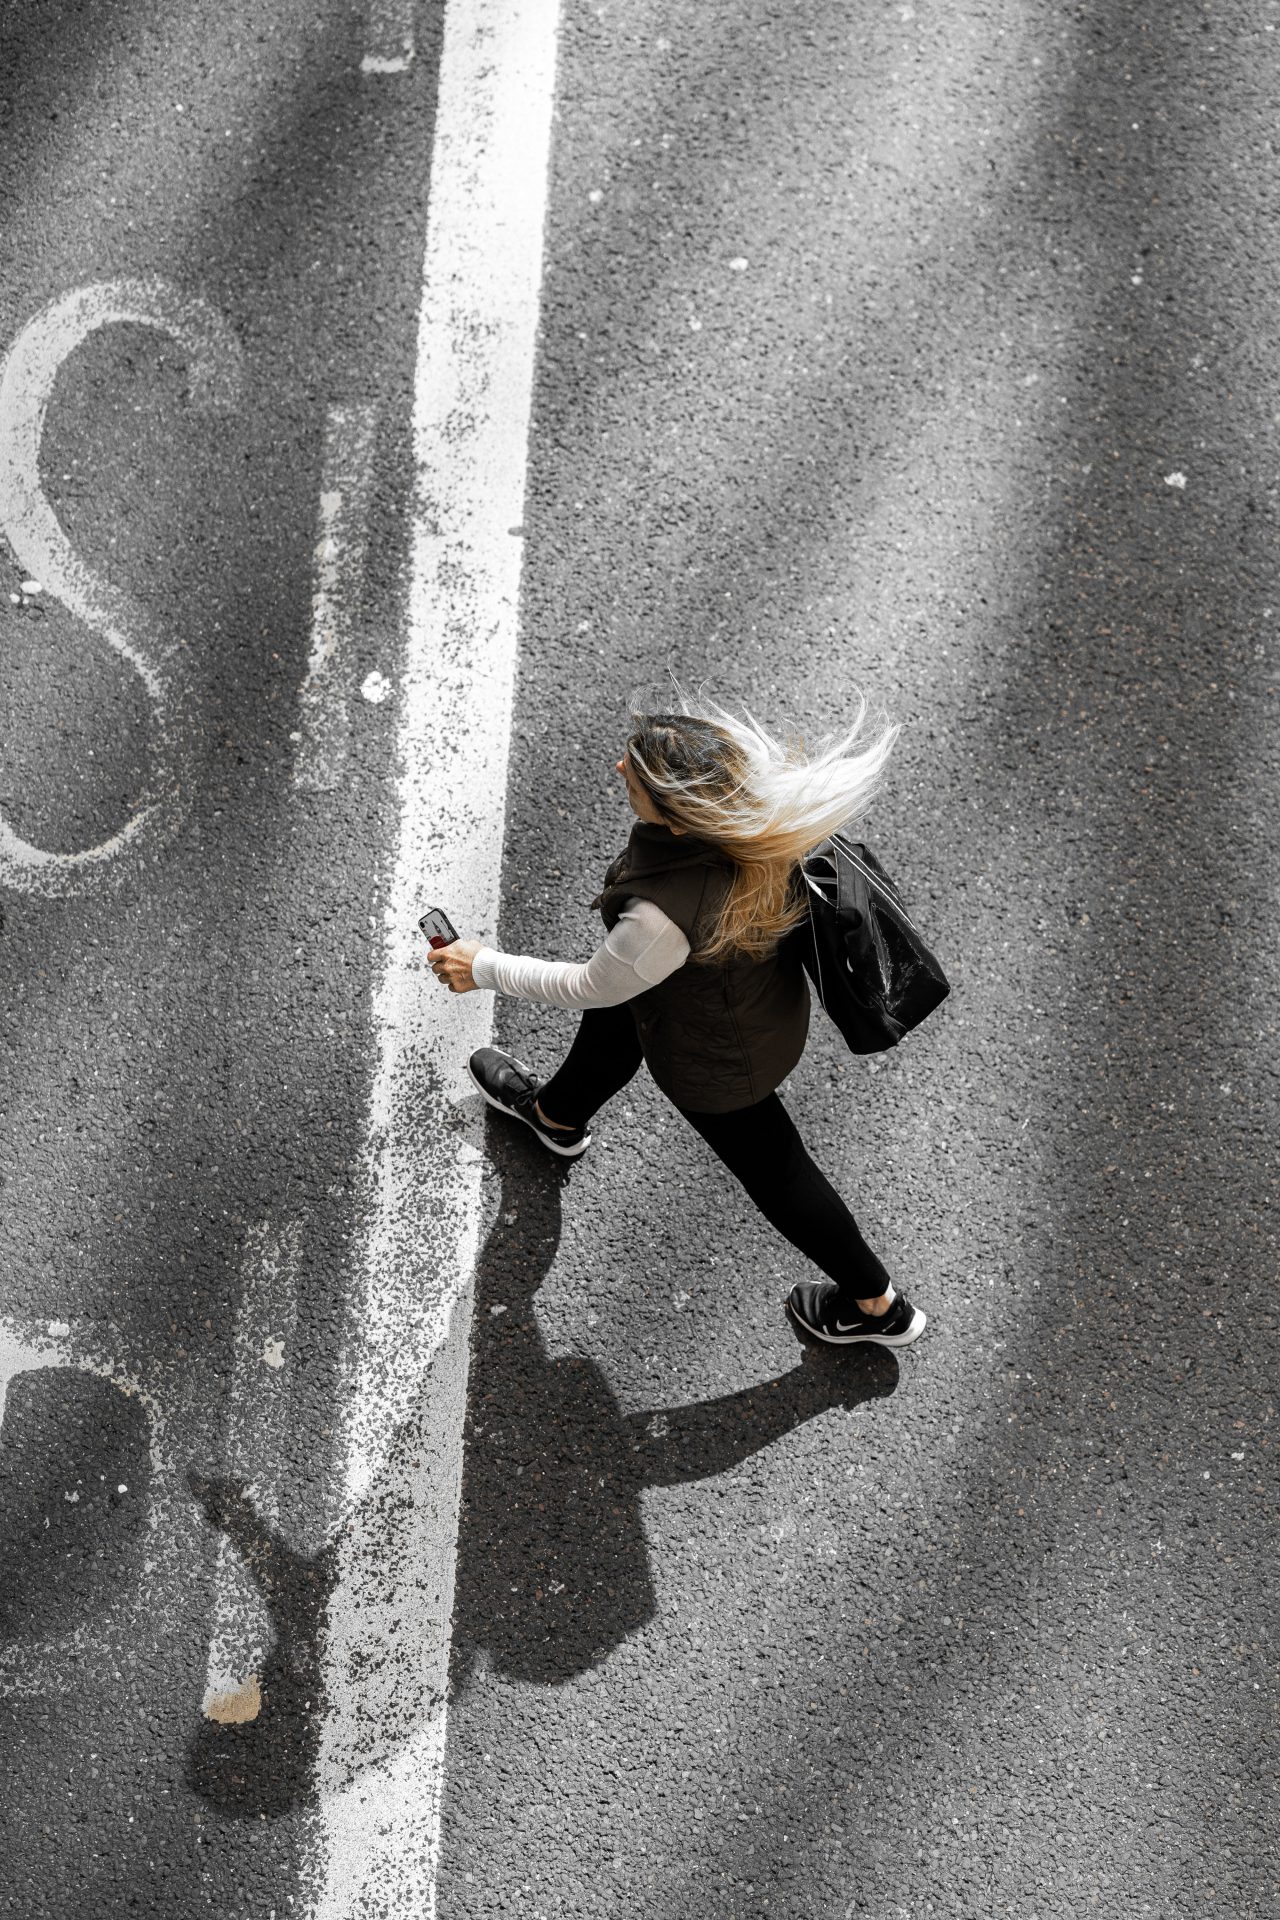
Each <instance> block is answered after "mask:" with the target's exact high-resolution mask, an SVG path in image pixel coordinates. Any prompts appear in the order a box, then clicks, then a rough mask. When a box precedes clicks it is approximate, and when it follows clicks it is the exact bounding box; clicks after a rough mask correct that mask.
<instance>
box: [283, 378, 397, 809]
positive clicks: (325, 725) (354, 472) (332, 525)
mask: <svg viewBox="0 0 1280 1920" xmlns="http://www.w3.org/2000/svg"><path fill="white" fill-rule="evenodd" d="M377 423H378V414H377V408H376V407H368V406H363V407H330V409H329V417H328V422H327V425H326V428H325V442H324V465H323V471H322V474H321V479H320V509H319V525H318V528H317V535H316V546H315V587H314V590H313V592H312V596H311V652H310V655H309V657H308V660H307V672H306V677H305V679H304V680H303V682H302V685H301V687H300V688H299V690H298V729H297V736H298V737H297V748H296V751H295V753H294V757H293V778H294V781H295V783H296V785H297V786H299V787H302V788H304V789H308V790H310V791H311V792H313V793H327V792H329V791H330V790H331V789H332V788H334V787H336V786H337V785H338V783H339V781H340V780H341V778H342V773H343V769H344V767H345V766H346V762H347V735H348V730H349V728H350V724H351V721H350V712H349V703H348V698H347V694H348V688H347V681H348V678H349V676H350V671H351V661H350V659H349V657H348V656H349V655H350V651H351V634H352V629H353V627H354V624H355V609H356V603H357V601H358V599H359V596H360V584H361V579H362V576H363V574H364V560H365V550H366V547H367V545H368V516H369V492H370V487H371V484H372V479H373V473H372V461H373V440H374V432H375V429H376V427H377Z"/></svg>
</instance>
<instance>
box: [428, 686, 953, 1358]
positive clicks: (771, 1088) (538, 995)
mask: <svg viewBox="0 0 1280 1920" xmlns="http://www.w3.org/2000/svg"><path fill="white" fill-rule="evenodd" d="M676 691H677V694H678V696H679V700H680V704H681V706H682V708H683V711H682V712H680V713H641V712H639V711H637V710H636V709H635V708H634V707H633V708H632V710H631V716H630V717H631V720H632V723H633V725H632V731H631V733H630V736H629V737H628V740H627V743H626V747H625V750H624V752H623V756H622V758H621V759H620V760H619V761H618V762H617V763H616V764H617V770H618V772H619V774H620V775H621V776H622V778H623V780H624V781H625V783H626V789H627V797H628V799H629V800H630V803H631V806H632V809H633V811H634V812H635V814H636V815H637V821H636V825H635V826H634V827H633V828H632V830H631V838H630V840H629V841H628V843H627V846H626V849H625V850H624V852H622V853H621V854H620V855H619V856H618V858H617V859H616V860H614V861H613V863H612V864H611V865H610V867H609V869H608V871H607V872H606V874H605V876H604V885H603V888H602V890H601V892H600V893H599V894H597V895H596V898H595V899H594V900H593V901H592V902H591V905H592V907H593V908H598V909H599V911H600V915H601V918H602V920H603V921H604V926H605V938H604V941H603V943H602V944H601V945H600V946H599V947H598V948H597V949H596V951H595V952H594V953H593V954H592V956H591V958H590V959H589V960H587V961H585V962H582V963H580V964H579V963H575V962H572V961H565V960H537V959H533V958H531V957H530V956H528V955H523V954H508V953H502V952H500V951H499V950H498V949H497V948H495V947H491V946H486V945H483V944H481V943H480V942H479V941H475V940H462V939H459V940H455V941H453V942H451V944H450V945H448V946H447V947H437V948H435V949H433V951H432V953H431V966H432V968H433V970H434V972H435V974H436V977H437V979H439V980H441V981H442V982H443V983H444V984H445V985H446V986H447V987H448V988H449V989H450V991H451V992H454V993H466V992H469V991H470V990H471V989H472V988H475V987H486V988H492V989H494V990H495V991H497V992H499V993H510V994H515V995H517V996H518V997H519V998H522V999H530V1000H541V1001H546V1002H548V1003H549V1004H550V1005H553V1006H560V1007H570V1008H581V1009H582V1018H581V1020H580V1022H579V1025H578V1031H577V1034H576V1036H575V1038H574V1042H573V1045H572V1046H571V1048H570V1049H569V1053H568V1056H567V1058H566V1059H565V1061H564V1063H563V1065H562V1066H561V1067H560V1068H559V1069H558V1070H557V1071H556V1072H555V1073H554V1074H552V1076H551V1077H550V1079H548V1080H540V1079H539V1078H538V1077H537V1076H536V1075H535V1074H534V1073H533V1072H532V1070H531V1069H530V1068H528V1067H527V1066H525V1065H524V1063H523V1062H522V1061H520V1060H516V1059H515V1058H513V1056H512V1055H511V1054H509V1053H504V1052H503V1051H502V1050H501V1049H500V1048H498V1047H481V1048H480V1049H479V1050H478V1052H476V1053H473V1054H472V1056H471V1061H470V1071H471V1077H472V1079H473V1080H474V1081H475V1082H476V1085H477V1086H478V1087H479V1089H480V1091H481V1093H482V1094H483V1095H484V1097H485V1099H486V1100H487V1101H488V1102H489V1105H490V1106H492V1107H496V1108H498V1110H499V1111H500V1112H502V1113H506V1114H510V1115H511V1116H512V1118H514V1119H516V1120H521V1121H523V1122H524V1123H525V1125H526V1126H529V1127H532V1129H533V1131H534V1132H535V1133H536V1134H537V1136H538V1138H539V1139H540V1140H541V1141H542V1142H543V1143H544V1144H545V1145H546V1146H547V1147H549V1148H550V1149H551V1151H552V1152H553V1153H557V1154H560V1155H562V1156H565V1157H574V1156H576V1155H578V1154H580V1153H583V1152H585V1150H586V1148H587V1147H588V1146H589V1145H590V1144H591V1134H590V1133H589V1132H588V1124H589V1122H590V1121H591V1119H592V1116H593V1115H594V1114H595V1113H596V1112H598V1110H599V1109H600V1108H601V1107H602V1106H603V1105H604V1103H605V1102H606V1101H607V1100H609V1099H610V1098H611V1097H612V1096H613V1095H614V1094H615V1093H617V1092H618V1091H619V1089H620V1088H622V1087H624V1086H625V1085H626V1083H627V1081H628V1080H630V1079H631V1077H632V1075H633V1074H634V1073H635V1072H636V1070H637V1068H638V1067H639V1065H640V1062H641V1060H642V1059H643V1060H644V1062H645V1063H646V1065H647V1066H648V1069H649V1072H650V1074H651V1075H652V1077H653V1079H654V1080H655V1081H656V1083H657V1085H658V1086H659V1087H660V1088H661V1090H662V1092H663V1093H664V1094H666V1096H667V1098H668V1099H669V1100H670V1101H671V1102H672V1104H673V1105H674V1106H675V1107H676V1108H677V1109H678V1110H679V1111H680V1113H682V1114H683V1115H684V1117H685V1119H686V1120H688V1122H689V1124H690V1125H691V1126H692V1127H694V1128H695V1129H696V1131H697V1132H698V1133H700V1134H701V1135H702V1137H703V1139H704V1140H705V1141H706V1142H707V1145H708V1146H709V1147H711V1149H712V1150H713V1152H715V1153H716V1154H718V1155H719V1157H720V1159H721V1160H723V1162H724V1164H725V1165H726V1166H727V1167H728V1168H729V1170H730V1172H731V1173H733V1174H734V1175H735V1176H736V1177H737V1179H738V1180H739V1181H741V1183H742V1185H743V1186H744V1187H745V1188H746V1190H747V1193H748V1194H749V1195H750V1197H751V1199H752V1200H754V1202H755V1204H756V1205H757V1207H759V1209H760V1211H761V1212H762V1213H763V1214H764V1216H765V1218H766V1219H767V1220H769V1221H770V1222H771V1223H772V1224H773V1225H774V1226H775V1227H776V1228H777V1229H778V1231H779V1233H781V1234H783V1235H784V1236H785V1237H786V1238H787V1239H788V1240H790V1241H791V1243H792V1245H793V1246H795V1247H798V1248H799V1250H800V1251H801V1253H803V1254H805V1255H806V1256H807V1258H808V1259H810V1260H811V1261H812V1262H813V1263H814V1265H815V1266H816V1267H817V1268H818V1269H819V1270H820V1272H821V1273H822V1274H823V1275H824V1276H825V1278H823V1279H817V1280H802V1281H800V1282H798V1283H797V1284H796V1285H795V1286H793V1287H792V1289H791V1291H790V1294H789V1295H788V1296H787V1302H786V1304H787V1306H788V1308H789V1310H790V1312H791V1314H792V1316H793V1317H794V1319H795V1320H796V1322H797V1323H798V1324H799V1325H800V1326H801V1327H803V1328H804V1329H805V1330H806V1331H807V1332H808V1333H810V1334H812V1335H814V1336H816V1337H817V1338H818V1339H819V1340H826V1341H830V1342H832V1343H833V1344H837V1345H852V1344H855V1343H857V1342H860V1341H867V1340H871V1341H876V1342H878V1343H879V1344H880V1345H882V1346H889V1347H905V1346H909V1345H910V1344H911V1342H912V1341H913V1340H915V1339H917V1338H918V1337H919V1335H920V1334H921V1333H922V1332H923V1331H924V1326H925V1315H924V1314H923V1313H921V1312H920V1310H919V1308H917V1307H913V1306H912V1304H911V1302H910V1301H909V1300H908V1299H907V1297H906V1295H905V1294H903V1293H899V1292H897V1291H896V1290H895V1288H894V1286H893V1284H892V1282H891V1281H890V1279H889V1276H888V1274H887V1273H886V1271H885V1269H884V1267H883V1266H882V1265H881V1264H880V1261H879V1260H878V1259H877V1258H876V1256H875V1254H874V1253H873V1252H872V1250H871V1248H870V1247H869V1246H868V1245H867V1242H866V1241H865V1240H864V1238H863V1236H862V1233H861V1232H860V1230H859V1227H858V1223H857V1221H856V1220H855V1219H854V1217H853V1214H852V1213H851V1212H850V1210H849V1208H848V1207H847V1206H846V1204H845V1202H844V1201H843V1200H842V1199H841V1198H840V1196H839V1194H838V1193H837V1192H836V1191H835V1189H834V1187H833V1186H832V1185H831V1183H830V1181H829V1180H828V1179H827V1178H826V1176H825V1174H823V1173H822V1172H821V1171H820V1169H819V1168H818V1167H817V1166H816V1165H815V1164H814V1162H813V1160H812V1159H811V1158H810V1156H809V1154H808V1152H807V1150H806V1148H805V1146H804V1143H803V1141H802V1140H801V1138H800V1136H799V1134H798V1133H797V1131H796V1128H795V1125H794V1123H793V1121H792V1119H791V1117H790V1115H789V1114H788V1112H787V1110H786V1108H785V1107H784V1106H783V1104H782V1101H781V1099H780V1097H779V1095H778V1092H777V1088H778V1086H779V1085H780V1084H781V1082H782V1081H783V1080H785V1079H786V1077H787V1075H788V1074H789V1073H790V1072H791V1069H792V1068H793V1067H794V1066H795V1064H796V1062H797V1061H798V1060H799V1058H800V1056H801V1054H802V1053H803V1052H804V1046H805V1040H806V1038H807V1036H808V1029H809V987H808V981H807V979H806V976H805V973H804V969H803V967H802V965H801V962H800V960H799V958H798V956H797V955H796V953H795V951H794V948H793V947H792V946H790V945H780V943H781V941H782V936H783V935H784V934H785V933H787V932H788V931H789V930H790V928H791V927H793V926H795V925H797V924H799V923H800V922H801V921H802V920H804V919H805V917H806V915H807V913H808V904H807V891H806V887H805V883H804V880H803V877H802V875H801V872H800V864H799V863H800V861H801V859H802V858H803V857H804V855H805V854H807V853H809V852H811V851H812V849H813V848H814V847H815V846H816V845H817V844H818V842H819V841H820V840H823V839H825V838H826V836H827V835H828V834H829V833H831V832H833V831H835V830H836V829H837V828H847V827H848V825H849V823H850V820H851V818H853V817H854V816H856V815H857V814H859V813H860V812H861V811H862V809H863V808H864V807H865V805H866V803H867V801H868V799H869V798H870V796H871V794H872V792H873V791H874V790H875V787H876V786H877V784H878V781H879V777H880V774H881V771H882V769H883V766H884V763H885V761H886V759H887V758H888V755H889V752H890V750H891V748H892V746H893V743H894V740H895V739H896V738H897V735H898V731H899V729H898V727H897V726H887V725H886V726H885V727H884V728H883V729H882V730H881V731H880V732H879V734H878V735H876V736H875V737H874V738H872V739H870V740H864V736H863V724H864V719H865V714H866V705H865V702H862V701H860V702H859V710H858V717H857V719H856V720H855V722H854V724H853V725H852V726H851V727H850V728H849V729H848V730H847V731H846V732H845V733H844V734H842V735H839V736H836V737H834V738H832V739H830V740H829V741H827V742H826V744H825V745H824V746H823V747H822V748H821V750H820V751H819V752H817V753H816V754H815V755H813V756H812V757H810V758H808V759H805V758H803V757H802V756H801V755H799V754H796V753H794V752H791V751H788V750H785V749H784V748H782V747H781V746H780V745H779V744H778V742H777V741H775V740H774V739H773V738H772V737H771V736H770V735H769V734H768V733H767V732H766V731H765V730H764V728H763V727H761V726H760V725H759V723H758V722H757V721H756V720H755V719H754V718H753V717H752V716H751V715H749V714H748V715H747V717H746V719H745V720H740V719H738V718H736V717H735V716H734V715H733V714H730V713H729V712H727V711H726V710H725V709H724V708H723V707H721V706H720V705H719V704H718V703H717V702H714V701H703V702H702V703H701V704H702V705H703V707H704V708H707V709H709V712H706V713H702V714H699V713H695V712H694V710H693V707H692V705H691V702H690V701H689V699H688V697H687V696H686V695H685V694H684V692H683V690H682V689H681V688H680V687H679V685H678V683H677V687H676Z"/></svg>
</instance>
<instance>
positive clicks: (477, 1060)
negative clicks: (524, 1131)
mask: <svg viewBox="0 0 1280 1920" xmlns="http://www.w3.org/2000/svg"><path fill="white" fill-rule="evenodd" d="M467 1069H468V1072H469V1073H470V1075H471V1078H472V1079H473V1080H474V1081H475V1083H476V1085H477V1086H478V1087H479V1089H480V1091H481V1093H482V1094H483V1095H484V1097H485V1099H486V1100H487V1101H488V1102H489V1105H490V1106H491V1107H496V1108H497V1109H498V1112H499V1113H509V1114H510V1115H511V1118H512V1119H513V1120H523V1121H524V1123H525V1125H526V1126H527V1127H532V1128H533V1130H534V1132H535V1133H536V1134H537V1136H538V1138H539V1140H541V1141H543V1142H544V1143H545V1144H546V1145H547V1146H549V1147H550V1149H551V1151H552V1153H558V1154H562V1155H563V1156H564V1157H565V1158H567V1159H574V1158H575V1157H576V1156H577V1155H578V1154H580V1153H585V1152H586V1150H587V1148H588V1147H589V1146H590V1145H591V1135H590V1134H589V1133H588V1132H587V1130H586V1128H585V1127H564V1128H561V1127H546V1126H544V1125H543V1124H542V1122H541V1120H539V1118H538V1116H537V1114H536V1112H535V1111H534V1102H535V1101H536V1099H537V1098H538V1095H539V1093H540V1092H541V1090H542V1088H543V1087H544V1086H545V1085H546V1082H545V1080H539V1079H538V1078H537V1077H536V1075H535V1074H533V1073H532V1072H531V1071H530V1070H529V1068H528V1067H526V1066H525V1064H524V1061H523V1060H517V1059H516V1058H515V1056H514V1054H510V1053H503V1051H502V1049H501V1048H500V1047H481V1048H479V1049H478V1051H477V1052H475V1053H473V1054H472V1056H471V1058H470V1060H469V1061H468V1063H467Z"/></svg>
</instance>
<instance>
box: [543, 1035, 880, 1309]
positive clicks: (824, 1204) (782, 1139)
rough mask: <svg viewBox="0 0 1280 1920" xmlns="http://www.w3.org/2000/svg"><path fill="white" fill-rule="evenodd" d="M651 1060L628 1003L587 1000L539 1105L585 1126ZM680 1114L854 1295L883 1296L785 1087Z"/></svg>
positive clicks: (774, 1220) (764, 1208)
mask: <svg viewBox="0 0 1280 1920" xmlns="http://www.w3.org/2000/svg"><path fill="white" fill-rule="evenodd" d="M643 1057H644V1056H643V1054H642V1053H641V1050H640V1037H639V1035H638V1034H637V1032H636V1023H635V1020H634V1019H633V1017H632V1013H631V1009H630V1007H629V1006H628V1005H627V1004H626V1002H625V1001H624V1002H623V1004H622V1005H621V1006H617V1007H588V1008H587V1009H586V1011H585V1012H584V1013H583V1015H582V1019H581V1021H580V1022H579V1025H578V1031H577V1033H576V1035H575V1036H574V1042H573V1045H572V1047H570V1049H569V1054H568V1058H567V1059H566V1060H565V1062H564V1065H563V1066H562V1067H560V1068H559V1069H558V1071H557V1072H556V1073H554V1074H553V1075H552V1077H551V1078H550V1080H548V1081H547V1082H546V1084H545V1086H543V1088H542V1089H541V1091H540V1092H539V1095H538V1105H539V1106H540V1107H541V1108H542V1111H543V1113H544V1114H545V1115H546V1117H547V1119H548V1120H556V1121H559V1122H560V1124H561V1125H562V1126H579V1125H585V1123H586V1122H587V1121H588V1120H590V1118H591V1116H592V1114H593V1113H595V1111H596V1109H597V1108H598V1107H602V1106H603V1105H604V1103H605V1101H606V1100H609V1099H611V1098H612V1096H613V1095H614V1094H615V1093H617V1092H618V1091H619V1090H620V1089H621V1088H622V1087H625V1086H626V1084H627V1082H628V1080H630V1078H631V1076H632V1075H633V1074H634V1073H635V1071H636V1069H637V1068H638V1067H639V1065H640V1062H641V1060H642V1059H643ZM672 1104H673V1105H674V1104H675V1103H674V1102H673V1103H672ZM677 1111H678V1112H680V1113H682V1114H683V1115H684V1117H685V1119H686V1120H687V1121H688V1122H689V1124H690V1126H691V1127H693V1128H695V1129H696V1131H697V1132H698V1133H700V1134H701V1135H702V1137H703V1139H704V1140H705V1141H706V1143H707V1145H708V1146H709V1147H710V1148H711V1150H712V1152H713V1153H716V1154H718V1155H719V1156H720V1158H721V1160H723V1161H724V1164H725V1165H726V1167H728V1169H729V1171H730V1173H732V1174H734V1175H736V1177H737V1178H738V1179H739V1180H740V1181H741V1182H742V1184H743V1186H744V1187H745V1188H746V1190H747V1192H748V1193H749V1194H750V1196H751V1198H752V1199H753V1200H754V1201H755V1203H756V1205H757V1206H758V1207H759V1209H760V1211H761V1213H763V1215H764V1217H765V1219H766V1220H768V1221H770V1222H771V1224H772V1225H773V1226H775V1227H776V1228H777V1229H778V1232H779V1233H781V1234H782V1235H784V1236H785V1238H786V1239H788V1240H789V1241H790V1242H791V1244H792V1246H793V1247H799V1249H800V1251H801V1253H803V1254H805V1255H806V1256H807V1257H808V1258H809V1259H810V1260H812V1261H813V1262H814V1264H815V1266H818V1267H821V1269H822V1271H823V1273H825V1274H828V1275H829V1276H830V1278H831V1279H832V1280H834V1281H836V1282H837V1284H838V1285H839V1286H840V1287H841V1288H842V1289H843V1290H844V1291H845V1293H846V1294H847V1295H848V1296H849V1297H850V1298H855V1299H859V1300H870V1299H877V1298H878V1297H879V1296H880V1294H882V1293H883V1292H884V1291H885V1290H886V1288H887V1287H888V1285H889V1276H888V1274H887V1273H886V1272H885V1270H884V1268H883V1267H882V1266H881V1264H880V1262H879V1261H878V1260H877V1259H876V1256H875V1254H874V1253H872V1251H871V1249H870V1247H869V1246H868V1245H867V1243H866V1241H865V1240H864V1239H863V1237H862V1235H861V1233H860V1232H859V1230H858V1223H857V1221H856V1220H855V1219H854V1217H853V1215H852V1214H851V1213H850V1211H849V1209H848V1207H847V1206H846V1205H845V1203H844V1201H843V1200H842V1199H841V1198H840V1196H839V1194H838V1193H837V1192H836V1190H835V1188H834V1187H833V1186H832V1184H831V1182H830V1181H829V1180H828V1179H827V1176H826V1175H825V1174H824V1173H823V1172H822V1171H821V1170H820V1169H819V1168H818V1167H816V1166H815V1165H814V1163H813V1161H812V1160H811V1159H810V1158H809V1154H808V1152H807V1150H806V1148H805V1144H804V1142H803V1140H802V1139H801V1138H800V1135H799V1134H798V1133H797V1132H796V1128H795V1122H794V1121H793V1120H792V1118H791V1115H790V1114H789V1113H788V1112H787V1110H786V1108H785V1107H784V1106H783V1104H782V1101H781V1100H780V1099H779V1097H778V1095H777V1094H776V1093H770V1094H766V1096H765V1098H764V1099H763V1100H757V1101H756V1102H755V1104H754V1105H753V1106H750V1107H735V1108H734V1110H733V1111H732V1112H731V1113H697V1112H694V1111H693V1110H692V1109H691V1108H689V1107H679V1108H678V1109H677Z"/></svg>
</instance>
